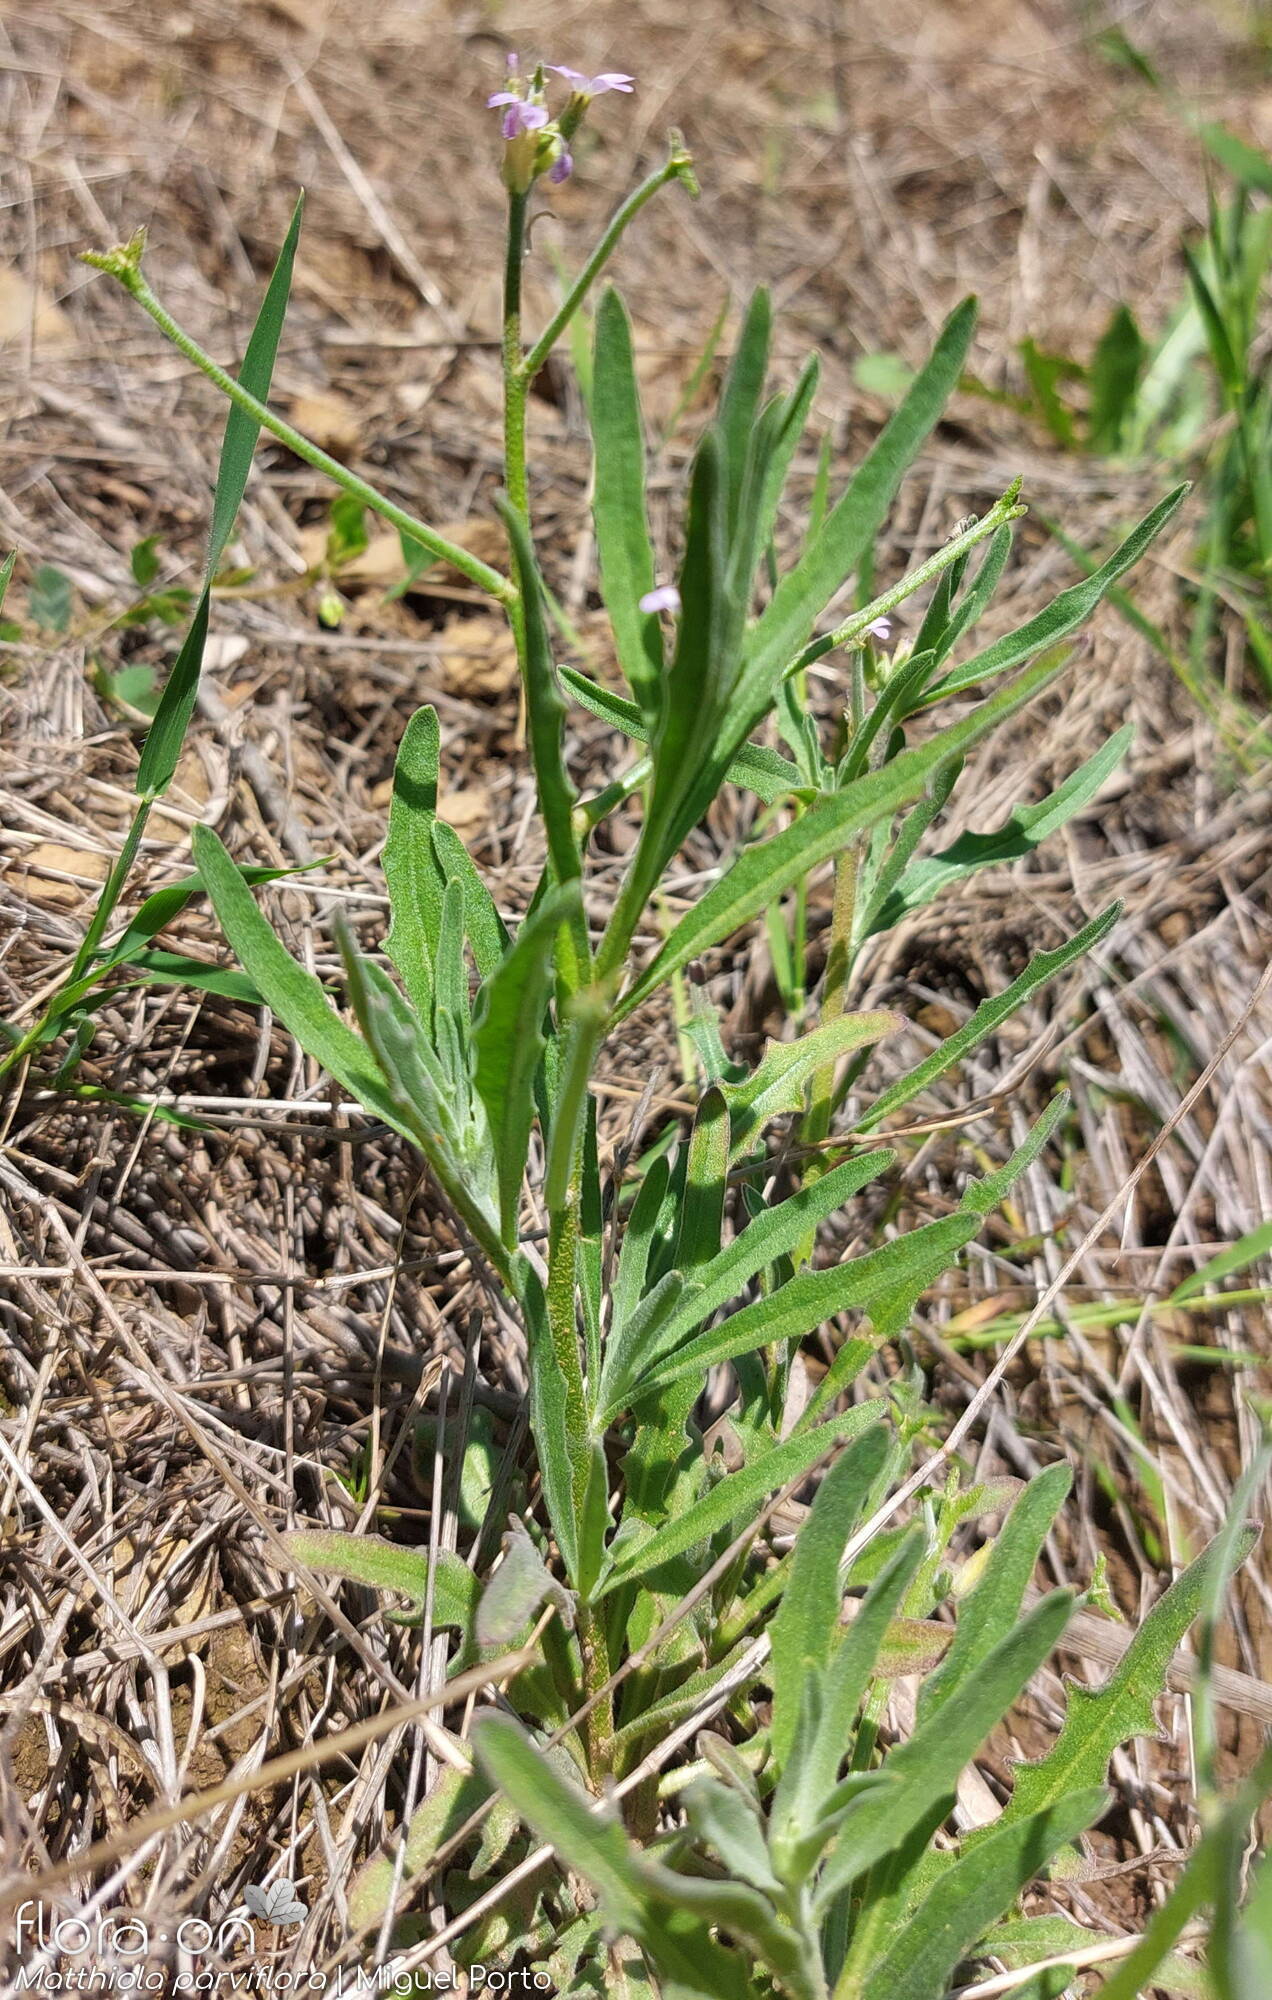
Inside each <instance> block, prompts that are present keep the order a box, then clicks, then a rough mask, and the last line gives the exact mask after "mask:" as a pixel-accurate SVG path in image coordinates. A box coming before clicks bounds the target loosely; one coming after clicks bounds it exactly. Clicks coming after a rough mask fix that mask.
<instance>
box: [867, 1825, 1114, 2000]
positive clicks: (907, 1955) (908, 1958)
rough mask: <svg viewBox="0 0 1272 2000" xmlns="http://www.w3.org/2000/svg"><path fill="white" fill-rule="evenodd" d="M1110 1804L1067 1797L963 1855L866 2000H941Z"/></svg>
mask: <svg viewBox="0 0 1272 2000" xmlns="http://www.w3.org/2000/svg"><path fill="white" fill-rule="evenodd" d="M1107 1804H1108V1794H1107V1792H1104V1791H1102V1790H1099V1789H1090V1790H1086V1791H1080V1792H1073V1793H1070V1794H1069V1795H1068V1796H1067V1797H1066V1798H1064V1799H1062V1800H1060V1801H1058V1802H1057V1803H1056V1804H1055V1805H1052V1806H1047V1807H1045V1808H1044V1809H1043V1810H1042V1811H1040V1812H1037V1813H1034V1814H1033V1815H1032V1816H1031V1817H1030V1818H1029V1819H1022V1820H1018V1821H1016V1823H1015V1824H1014V1825H1012V1826H1008V1827H1003V1828H1002V1830H1001V1831H999V1832H995V1833H993V1834H991V1836H990V1837H989V1838H988V1839H987V1840H984V1841H981V1842H980V1843H978V1845H977V1846H975V1847H974V1848H972V1850H971V1851H970V1852H969V1853H966V1854H964V1855H962V1856H960V1858H959V1859H958V1860H957V1861H956V1862H955V1863H954V1866H953V1867H952V1868H947V1869H946V1870H945V1871H944V1873H943V1874H942V1875H941V1878H940V1880H939V1881H938V1883H937V1885H936V1887H935V1888H934V1889H933V1890H932V1891H931V1893H930V1894H929V1895H928V1896H927V1897H926V1898H925V1899H924V1901H923V1902H921V1903H920V1904H919V1907H918V1909H917V1910H915V1911H913V1912H912V1913H911V1915H910V1916H909V1918H908V1919H907V1921H906V1922H905V1924H904V1925H902V1926H901V1928H900V1930H899V1932H898V1934H897V1936H896V1939H895V1941H894V1942H893V1943H892V1945H891V1947H890V1949H889V1950H888V1951H887V1952H886V1953H885V1955H884V1956H883V1957H882V1958H881V1959H880V1960H879V1961H878V1962H877V1963H876V1964H875V1965H874V1966H872V1967H871V1969H870V1971H869V1973H868V1974H867V1976H866V1978H865V1981H864V1983H863V1985H862V1987H861V1995H862V2000H944V1996H945V1994H946V1993H948V1991H949V1981H950V1978H951V1975H952V1974H953V1972H954V1970H955V1968H956V1967H957V1965H958V1964H959V1962H960V1961H961V1960H962V1959H964V1958H966V1957H967V1956H968V1955H969V1953H970V1952H971V1950H972V1947H973V1946H974V1945H975V1944H976V1943H977V1941H978V1939H979V1938H980V1937H981V1935H982V1933H983V1932H984V1931H985V1930H986V1929H987V1928H988V1927H989V1925H990V1924H992V1923H993V1922H994V1921H995V1919H996V1918H998V1917H1000V1916H1001V1915H1002V1913H1003V1911H1004V1910H1005V1909H1008V1908H1009V1907H1010V1906H1011V1904H1013V1903H1014V1902H1015V1900H1016V1898H1017V1896H1018V1895H1019V1894H1020V1892H1021V1890H1022V1889H1023V1888H1024V1887H1025V1886H1026V1884H1027V1883H1029V1882H1030V1881H1032V1880H1033V1878H1034V1877H1035V1876H1037V1875H1040V1874H1041V1873H1042V1872H1043V1870H1044V1868H1045V1867H1046V1865H1047V1863H1048V1861H1050V1859H1051V1857H1052V1855H1054V1854H1055V1853H1056V1852H1057V1851H1058V1849H1060V1848H1061V1847H1063V1846H1065V1844H1066V1843H1067V1842H1069V1841H1071V1840H1076V1839H1077V1837H1078V1835H1079V1834H1080V1833H1083V1832H1085V1830H1086V1829H1087V1827H1089V1826H1091V1825H1093V1824H1094V1822H1095V1821H1096V1820H1097V1819H1099V1817H1100V1815H1101V1813H1102V1812H1103V1811H1104V1809H1105V1807H1106V1806H1107Z"/></svg>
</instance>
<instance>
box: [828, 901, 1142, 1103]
mask: <svg viewBox="0 0 1272 2000" xmlns="http://www.w3.org/2000/svg"><path fill="white" fill-rule="evenodd" d="M1121 914H1122V905H1121V904H1120V903H1110V905H1109V907H1108V908H1107V910H1102V911H1101V912H1100V914H1099V916H1098V917H1093V918H1092V919H1091V922H1090V923H1089V924H1084V925H1083V927H1082V929H1081V930H1080V931H1078V932H1076V933H1075V935H1074V936H1073V937H1071V938H1070V939H1069V940H1068V942H1067V944H1062V945H1058V946H1057V947H1056V949H1055V951H1040V952H1039V953H1038V954H1037V956H1036V957H1035V958H1031V959H1030V961H1029V963H1028V965H1027V966H1026V967H1025V969H1024V971H1023V972H1022V973H1021V974H1020V976H1019V977H1018V978H1017V979H1013V980H1012V982H1011V985H1010V986H1008V987H1005V988H1004V990H1003V991H1002V992H1001V993H996V994H994V995H993V996H992V998H990V999H988V1000H982V1001H981V1003H980V1006H979V1007H978V1008H977V1009H976V1012H975V1013H974V1014H973V1015H972V1018H971V1020H970V1021H965V1022H964V1024H963V1026H962V1027H961V1028H959V1029H958V1030H957V1032H956V1033H955V1034H953V1035H950V1036H948V1037H947V1039H946V1040H945V1041H943V1042H942V1043H941V1045H940V1047H939V1048H937V1049H933V1051H932V1053H931V1055H930V1056H926V1057H925V1058H924V1060H923V1061H922V1062H921V1063H919V1064H918V1065H917V1066H916V1067H915V1068H914V1069H912V1070H911V1071H910V1073H909V1075H908V1076H903V1077H902V1078H901V1079H900V1080H899V1082H897V1083H894V1084H893V1086H892V1088H891V1089H890V1090H885V1091H884V1093H883V1096H882V1097H880V1098H877V1099H876V1101H875V1102H874V1104H872V1105H871V1107H870V1109H869V1110H868V1111H867V1112H865V1113H864V1114H863V1116H862V1117H861V1118H860V1119H859V1120H858V1129H859V1130H864V1131H868V1130H869V1129H870V1128H871V1127H872V1126H875V1125H878V1124H880V1123H881V1121H882V1120H883V1119H885V1118H887V1117H889V1116H890V1115H891V1114H892V1113H893V1112H894V1111H898V1110H899V1109H900V1108H901V1106H902V1105H903V1104H908V1103H909V1102H910V1100H911V1099H912V1098H914V1097H917V1096H918V1095H919V1093H920V1091H923V1090H926V1089H927V1087H928V1085H929V1084H930V1083H934V1082H935V1080H936V1078H937V1077H938V1076H943V1075H944V1074H945V1072H946V1070H948V1069H950V1068H952V1067H953V1065H954V1064H955V1063H957V1062H961V1061H962V1060H963V1058H964V1056H966V1055H969V1054H970V1053H971V1051H972V1050H973V1049H975V1048H979V1046H980V1044H981V1043H982V1042H983V1041H984V1040H985V1039H986V1037H987V1036H989V1035H992V1034H993V1033H994V1031H995V1029H997V1028H999V1027H1000V1026H1001V1025H1002V1023H1003V1022H1004V1021H1006V1020H1009V1019H1010V1017H1011V1016H1012V1015H1013V1014H1014V1013H1015V1012H1016V1010H1017V1008H1018V1007H1021V1006H1023V1005H1024V1002H1025V1001H1026V1000H1027V999H1028V998H1029V996H1030V994H1031V993H1035V992H1036V991H1037V990H1038V988H1039V987H1040V986H1045V985H1046V983H1047V981H1048V980H1049V979H1054V978H1055V977H1056V974H1057V973H1059V972H1063V971H1064V969H1065V967H1066V966H1069V965H1072V964H1073V963H1074V961H1075V960H1076V959H1079V958H1081V957H1083V955H1084V954H1085V953H1086V952H1088V951H1090V950H1091V949H1092V948H1093V947H1094V946H1095V945H1097V944H1099V943H1100V942H1101V940H1102V939H1103V938H1106V937H1107V936H1108V934H1109V932H1110V931H1111V930H1112V929H1113V926H1114V925H1115V924H1116V922H1117V920H1118V918H1119V917H1120V916H1121Z"/></svg>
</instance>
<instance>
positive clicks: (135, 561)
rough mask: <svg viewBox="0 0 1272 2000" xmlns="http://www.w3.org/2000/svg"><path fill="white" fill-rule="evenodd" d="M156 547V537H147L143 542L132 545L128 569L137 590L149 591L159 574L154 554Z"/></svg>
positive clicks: (157, 559) (157, 560)
mask: <svg viewBox="0 0 1272 2000" xmlns="http://www.w3.org/2000/svg"><path fill="white" fill-rule="evenodd" d="M158 546H159V537H158V535H147V536H146V537H145V539H144V540H143V541H140V542H135V543H134V544H133V548H132V553H131V554H130V556H129V558H128V567H129V569H130V570H131V571H132V574H133V582H134V583H135V584H136V585H137V587H138V589H139V590H149V588H150V586H151V584H152V583H153V582H154V580H155V578H156V577H157V576H158V574H159V558H158V556H157V555H156V554H155V550H156V549H157V548H158Z"/></svg>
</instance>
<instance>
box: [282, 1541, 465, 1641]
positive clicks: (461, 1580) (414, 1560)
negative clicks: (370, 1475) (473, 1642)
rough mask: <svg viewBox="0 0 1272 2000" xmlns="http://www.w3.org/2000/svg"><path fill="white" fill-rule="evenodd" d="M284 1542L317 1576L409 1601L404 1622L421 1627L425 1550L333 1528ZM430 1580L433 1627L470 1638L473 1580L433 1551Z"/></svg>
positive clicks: (445, 1553) (454, 1562)
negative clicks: (388, 1592) (387, 1592)
mask: <svg viewBox="0 0 1272 2000" xmlns="http://www.w3.org/2000/svg"><path fill="white" fill-rule="evenodd" d="M282 1541H283V1545H284V1547H285V1548H286V1550H287V1553H288V1554H289V1555H290V1556H294V1558H295V1560H296V1562H297V1563H298V1564H299V1565H301V1566H302V1567H303V1568H305V1569H311V1570H313V1572H314V1574H315V1576H339V1577H343V1578H344V1579H345V1580H346V1581H347V1582H349V1583H361V1584H364V1585H365V1586H366V1588H367V1589H368V1590H393V1591H397V1592H398V1593H399V1594H400V1595H401V1596H403V1597H405V1598H408V1599H409V1600H410V1602H409V1609H408V1611H407V1612H406V1613H405V1614H403V1618H402V1622H403V1623H410V1624H412V1625H418V1624H419V1622H420V1619H421V1618H422V1617H423V1615H424V1604H425V1600H426V1597H427V1593H428V1588H429V1552H428V1550H427V1549H408V1548H402V1547H401V1546H400V1545H399V1544H398V1543H396V1542H387V1541H385V1539H384V1537H383V1536H382V1535H348V1534H342V1533H341V1532H340V1531H339V1530H338V1529H335V1528H297V1529H295V1530H293V1532H292V1533H291V1534H287V1535H284V1536H283V1537H282ZM432 1574H433V1624H434V1625H435V1626H437V1627H439V1628H441V1627H443V1626H455V1627H457V1628H458V1630H459V1631H461V1632H462V1633H463V1635H464V1637H465V1638H468V1637H469V1635H470V1634H471V1631H472V1627H473V1621H474V1618H475V1617H476V1612H477V1579H476V1577H475V1576H474V1575H473V1572H472V1571H471V1570H470V1569H469V1567H468V1565H467V1564H466V1563H463V1562H461V1561H460V1559H459V1557H458V1556H456V1555H452V1554H451V1553H450V1552H449V1551H448V1550H446V1549H438V1550H437V1551H436V1554H435V1558H434V1561H433V1564H432ZM386 1615H391V1614H386Z"/></svg>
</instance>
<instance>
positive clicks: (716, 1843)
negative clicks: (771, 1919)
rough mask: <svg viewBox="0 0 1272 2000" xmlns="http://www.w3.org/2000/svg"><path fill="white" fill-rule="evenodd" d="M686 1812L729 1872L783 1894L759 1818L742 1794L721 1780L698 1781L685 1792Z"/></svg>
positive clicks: (698, 1779) (692, 1826) (738, 1877)
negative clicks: (770, 1859)
mask: <svg viewBox="0 0 1272 2000" xmlns="http://www.w3.org/2000/svg"><path fill="white" fill-rule="evenodd" d="M685 1813H686V1816H687V1817H688V1820H689V1825H690V1827H691V1828H692V1829H693V1831H694V1833H695V1834H696V1835H697V1837H698V1839H699V1840H701V1841H704V1842H705V1843H706V1845H707V1846H709V1847H714V1849H715V1851H716V1853H717V1854H718V1855H719V1857H720V1859H721V1861H723V1863H724V1865H725V1867H726V1868H727V1869H728V1870H729V1873H730V1874H731V1875H733V1876H735V1877H736V1878H737V1880H738V1881H740V1882H749V1883H750V1885H751V1887H752V1888H753V1889H763V1890H766V1891H767V1892H768V1893H769V1894H770V1895H778V1894H780V1893H781V1884H780V1882H779V1881H778V1880H777V1877H776V1876H775V1875H774V1873H773V1869H772V1865H771V1863H770V1861H769V1852H768V1846H767V1843H766V1842H765V1839H764V1829H763V1827H762V1826H761V1824H760V1819H759V1815H758V1813H757V1812H756V1810H755V1809H754V1807H753V1806H751V1805H749V1804H748V1802H747V1800H746V1798H745V1797H744V1796H743V1794H742V1793H741V1792H739V1791H738V1790H736V1789H735V1787H734V1786H732V1785H722V1784H721V1782H720V1780H719V1779H718V1778H695V1779H694V1781H693V1783H692V1784H691V1785H690V1786H689V1787H688V1789H687V1790H686V1792H685Z"/></svg>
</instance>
